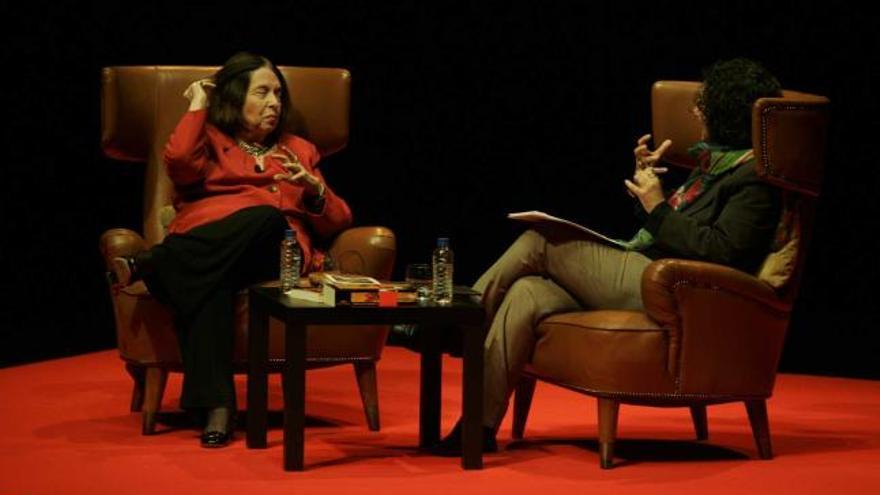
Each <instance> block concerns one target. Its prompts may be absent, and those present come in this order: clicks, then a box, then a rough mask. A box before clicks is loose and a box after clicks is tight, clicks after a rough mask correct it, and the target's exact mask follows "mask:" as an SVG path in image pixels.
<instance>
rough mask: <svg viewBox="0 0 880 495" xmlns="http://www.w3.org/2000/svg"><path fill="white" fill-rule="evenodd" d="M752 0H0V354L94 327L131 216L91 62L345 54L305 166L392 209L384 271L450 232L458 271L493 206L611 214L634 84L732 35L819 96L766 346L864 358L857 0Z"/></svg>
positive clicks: (868, 225) (866, 45)
mask: <svg viewBox="0 0 880 495" xmlns="http://www.w3.org/2000/svg"><path fill="white" fill-rule="evenodd" d="M767 3H770V4H773V5H771V6H767V5H761V4H759V3H754V4H747V3H735V2H724V4H723V5H714V4H712V3H711V2H706V3H704V4H702V5H701V4H689V5H676V6H665V7H651V8H648V7H644V6H640V5H637V4H636V3H635V2H595V3H593V2H585V1H549V0H545V1H522V2H502V1H496V2H456V1H435V2H409V1H378V0H377V1H374V2H354V1H352V2H329V1H325V2H315V3H302V2H278V3H260V2H251V3H248V4H247V5H245V4H239V5H237V6H236V7H235V8H234V9H233V8H220V7H217V6H215V5H213V4H212V3H211V2H194V3H189V4H186V3H185V2H173V3H168V4H163V3H162V2H158V3H153V2H132V3H128V2H116V3H113V4H108V5H103V4H99V3H92V4H77V5H75V6H66V7H65V6H60V5H49V4H46V5H41V2H28V3H24V4H23V3H16V6H15V7H14V8H13V7H10V6H3V7H0V11H2V12H0V13H2V14H3V15H2V17H3V19H4V20H6V24H7V28H6V29H5V30H4V31H5V34H4V36H5V37H6V43H4V50H3V55H2V57H3V60H4V63H3V67H4V70H3V73H4V76H3V80H4V87H5V89H4V90H3V99H4V103H3V109H4V114H5V118H4V119H3V120H4V121H5V123H6V126H5V127H6V133H5V136H6V146H5V153H4V155H5V157H4V160H3V165H4V166H3V179H4V181H3V185H4V187H3V190H4V194H3V195H2V205H3V209H2V219H3V232H4V234H5V235H4V236H3V241H2V244H0V246H2V248H0V249H2V251H0V260H2V261H0V268H2V272H0V280H2V283H3V297H2V301H3V306H4V309H3V313H2V320H0V324H2V328H0V366H2V365H10V364H15V363H22V362H28V361H35V360H40V359H46V358H50V357H56V356H62V355H70V354H76V353H81V352H86V351H90V350H96V349H105V348H110V347H112V346H113V345H114V334H113V327H112V314H111V309H110V305H109V299H108V296H107V288H106V285H105V282H104V280H103V278H102V263H101V260H100V258H99V255H98V251H97V242H98V237H99V236H100V234H101V232H103V231H104V230H106V229H108V228H111V227H117V226H123V227H129V228H133V229H136V230H139V228H140V203H141V196H140V194H141V193H140V191H141V188H142V184H143V182H142V170H143V169H142V166H140V165H138V164H130V163H120V162H115V161H112V160H109V159H107V158H104V157H103V156H102V155H101V152H100V149H99V113H98V110H99V91H98V90H99V83H100V70H101V67H103V66H108V65H140V64H163V65H172V64H192V65H219V64H221V63H222V62H223V61H224V60H225V59H226V58H227V57H228V56H229V55H231V54H232V53H233V52H235V51H238V50H251V51H254V52H257V53H261V54H265V55H267V56H268V57H270V58H271V59H273V60H274V61H275V62H276V63H278V64H281V65H304V66H339V67H346V68H348V69H349V70H351V72H352V75H353V106H352V119H353V120H352V129H351V141H350V144H349V146H348V148H347V149H346V150H344V151H343V152H341V153H339V154H337V155H335V156H332V157H329V158H327V159H326V161H325V162H324V164H323V171H324V173H325V175H326V176H327V177H328V180H329V181H330V182H331V183H332V184H333V186H334V188H335V189H336V190H337V191H338V192H339V193H340V194H341V195H342V196H343V197H345V198H347V199H348V201H349V203H350V204H351V206H352V208H353V210H354V212H355V217H356V222H357V223H358V224H360V225H368V224H382V225H387V226H389V227H391V228H393V229H394V230H395V231H396V232H397V234H398V236H399V258H398V260H399V262H398V265H399V267H398V269H397V272H398V273H397V274H398V275H400V270H401V268H400V266H403V265H404V264H405V263H406V262H412V261H427V260H428V257H429V254H430V251H431V249H432V247H433V243H434V240H435V238H436V237H437V236H440V235H448V236H450V237H451V238H452V245H453V248H454V249H455V252H456V281H457V282H459V283H470V282H472V281H473V280H475V278H476V277H477V276H478V275H479V273H480V272H481V270H482V269H484V268H485V267H486V266H488V264H489V263H490V262H491V261H492V260H493V259H494V258H495V257H496V256H497V255H498V254H500V252H501V251H502V250H503V249H504V248H505V247H506V245H507V244H508V243H509V242H510V241H511V240H512V239H513V238H514V237H515V236H516V235H517V234H518V232H519V231H520V230H521V228H522V227H521V226H518V225H515V224H513V223H511V222H509V221H507V220H506V219H505V214H506V213H507V212H510V211H517V210H522V209H542V210H545V211H548V212H551V213H555V214H558V215H561V216H565V217H568V218H572V219H575V220H577V221H580V222H582V223H585V224H588V225H591V226H594V227H596V228H598V229H600V230H603V231H606V232H607V233H609V234H612V235H615V236H621V237H623V236H627V235H629V234H630V233H631V232H632V231H633V229H634V228H636V224H635V223H634V220H633V219H632V218H631V208H630V202H629V201H630V200H629V199H628V198H627V197H626V195H625V194H624V189H623V185H622V180H623V178H624V177H625V176H627V175H628V174H629V173H630V170H631V160H630V156H631V155H630V153H631V151H630V150H631V148H632V143H633V141H634V139H635V138H637V137H638V136H639V135H641V134H642V133H643V132H645V131H646V129H648V118H649V106H648V97H649V89H650V85H651V83H652V82H653V81H655V80H658V79H698V78H699V77H700V70H701V68H702V67H704V66H706V65H707V64H709V63H710V62H712V61H713V60H715V59H719V58H730V57H734V56H748V57H752V58H755V59H757V60H760V61H762V62H763V63H764V64H765V65H766V66H768V68H770V70H771V71H773V72H774V73H775V74H777V76H778V77H779V79H780V80H781V81H782V82H783V85H784V86H786V87H789V88H792V89H799V90H803V91H810V92H816V93H820V94H824V95H827V96H829V97H830V98H831V100H832V102H833V126H832V129H831V150H830V151H831V155H830V159H829V163H828V169H827V174H826V180H825V189H824V192H823V196H822V198H821V202H820V215H819V219H818V222H819V225H818V235H817V237H816V239H815V242H814V244H813V246H812V248H811V254H810V261H809V264H808V273H807V278H806V280H805V284H804V287H803V290H802V295H801V298H800V300H799V302H798V305H797V308H796V311H795V315H794V318H793V323H792V327H791V330H790V333H789V339H788V343H787V347H786V352H785V356H784V358H783V363H782V368H783V369H784V370H786V371H791V372H806V373H821V374H836V375H849V376H863V377H871V378H878V377H880V369H878V366H877V365H876V364H875V363H876V362H877V359H876V357H875V355H876V354H877V352H878V351H880V344H878V343H880V338H878V336H877V333H878V332H877V327H878V325H877V323H878V321H877V320H878V318H877V312H876V305H875V302H874V301H875V297H876V296H875V294H874V292H873V290H872V289H871V287H872V285H873V278H874V276H875V274H876V273H877V272H878V270H877V268H876V262H875V261H873V260H874V258H875V257H876V253H877V247H878V244H877V241H876V240H875V239H874V237H875V236H874V235H873V234H874V232H875V230H876V225H877V222H876V220H875V218H876V217H875V215H874V212H875V210H876V206H875V203H876V196H877V187H876V183H877V181H878V174H877V172H876V166H875V165H874V162H875V161H876V150H875V145H874V142H875V141H876V136H875V134H874V132H875V130H876V127H877V126H876V123H877V114H878V110H880V104H878V103H877V101H876V100H875V99H874V97H873V96H874V93H875V91H873V89H874V86H875V85H876V84H877V83H878V82H880V77H878V74H877V62H878V57H877V55H876V54H875V52H876V47H877V45H878V43H877V41H878V40H877V36H876V35H875V34H874V30H875V26H876V25H877V21H878V19H877V18H876V17H872V16H869V15H867V14H865V13H864V12H859V11H858V10H855V9H853V8H850V7H847V6H845V5H842V4H841V3H840V2H824V3H825V4H826V5H824V6H822V7H811V6H809V4H804V3H801V2H767ZM831 3H834V5H828V4H831ZM768 9H769V10H768ZM11 33H17V34H11Z"/></svg>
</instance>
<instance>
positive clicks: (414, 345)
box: [386, 324, 422, 352]
mask: <svg viewBox="0 0 880 495" xmlns="http://www.w3.org/2000/svg"><path fill="white" fill-rule="evenodd" d="M420 337H421V334H420V333H419V327H418V325H410V324H407V325H393V326H392V327H391V331H390V332H388V340H387V342H386V343H387V344H388V345H390V346H394V347H404V348H406V349H409V350H411V351H413V352H421V350H422V340H421V338H420Z"/></svg>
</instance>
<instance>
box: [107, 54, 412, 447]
mask: <svg viewBox="0 0 880 495" xmlns="http://www.w3.org/2000/svg"><path fill="white" fill-rule="evenodd" d="M280 69H281V71H282V72H283V73H284V76H285V78H286V79H287V82H288V84H289V89H290V94H291V100H292V101H293V107H294V109H293V112H292V117H293V118H292V119H291V120H292V124H291V130H292V131H293V132H295V133H296V134H298V135H301V136H303V137H305V138H307V139H309V140H310V141H311V142H312V143H314V144H315V145H316V146H317V147H318V150H319V151H320V152H321V155H322V156H325V157H326V156H327V155H330V154H332V153H335V152H336V151H339V150H340V149H342V148H343V147H344V146H345V145H346V143H347V142H348V129H349V125H348V123H349V120H348V119H349V101H350V100H349V98H350V96H349V95H350V79H351V78H350V75H349V73H348V71H346V70H344V69H331V68H303V67H281V68H280ZM216 70H217V68H216V67H162V66H141V67H109V68H105V69H104V71H103V79H102V88H101V91H102V93H101V103H102V109H101V110H102V113H101V130H102V137H101V145H102V149H103V150H104V153H105V154H106V155H107V156H109V157H112V158H115V159H118V160H125V161H135V162H146V170H145V181H144V213H143V217H144V228H143V235H141V234H138V233H136V232H133V231H131V230H127V229H112V230H108V231H107V232H105V233H104V234H103V235H102V236H101V240H100V249H101V253H102V254H103V256H104V260H105V262H106V263H107V266H108V269H109V266H110V265H109V263H110V260H112V259H113V257H115V256H122V255H128V254H131V253H134V252H137V251H139V250H141V249H144V248H146V247H149V246H152V245H153V244H156V243H158V242H160V241H161V240H162V239H163V237H164V236H165V228H166V227H167V225H168V223H169V222H170V221H171V219H172V218H173V215H174V209H173V207H171V206H170V205H171V202H172V192H173V186H172V184H171V182H170V180H169V179H168V177H167V175H166V174H165V168H164V166H163V165H162V150H163V147H164V145H165V142H166V141H167V139H168V136H169V134H170V133H171V131H172V130H173V129H174V126H175V125H176V124H177V121H178V120H179V119H180V117H181V115H183V113H184V112H185V111H186V108H187V101H186V99H185V98H183V96H182V94H183V91H184V90H185V89H186V87H187V86H188V85H189V84H190V83H191V82H192V81H194V80H197V79H200V78H204V77H209V76H210V75H212V74H213V73H214V72H215V71H216ZM329 252H330V254H331V256H332V257H333V259H334V260H335V261H336V263H337V268H338V269H340V270H342V271H346V272H352V273H361V274H367V275H370V276H373V277H376V278H381V279H388V278H389V277H390V275H391V270H392V268H393V264H394V257H395V253H396V240H395V237H394V234H393V232H391V231H390V230H389V229H387V228H384V227H359V228H351V229H348V230H346V231H344V232H342V233H341V234H340V235H339V236H337V238H336V239H335V240H334V241H333V243H332V245H331V246H330V247H329ZM110 295H111V298H112V300H113V310H114V314H115V320H116V335H117V343H118V347H119V354H120V357H121V358H122V359H123V360H124V361H125V363H126V369H127V370H128V372H129V374H130V375H131V377H132V379H133V380H134V390H133V393H132V400H131V410H132V411H143V425H142V431H143V434H145V435H148V434H152V433H153V432H154V429H155V423H156V414H157V412H158V410H159V406H160V405H161V403H162V395H163V392H164V389H165V383H166V379H167V376H168V372H170V371H182V366H181V361H180V353H179V348H178V343H177V334H176V332H175V330H174V325H173V318H172V315H171V313H170V312H169V311H168V310H167V309H166V308H165V307H164V306H162V305H161V304H160V303H159V302H158V301H156V300H155V299H153V298H152V297H151V296H150V294H149V291H148V290H147V289H146V287H145V286H144V284H143V283H142V282H139V283H136V284H134V285H132V286H130V287H128V288H126V289H124V290H122V291H120V292H118V293H114V292H113V291H112V290H111V292H110ZM247 321H248V318H247V298H246V297H245V295H244V292H243V293H242V294H240V296H239V298H238V300H237V302H236V335H235V338H236V343H235V349H234V362H235V368H236V372H238V373H241V372H246V371H247V362H246V359H247V349H246V343H247ZM309 332H310V333H309V337H308V342H309V348H308V357H307V362H308V366H309V367H310V368H317V367H324V366H334V365H339V364H352V365H353V367H354V370H355V374H356V377H357V382H358V387H359V389H360V394H361V399H362V402H363V406H364V412H365V414H366V417H367V423H368V425H369V428H370V429H371V430H378V429H379V404H378V396H377V385H376V362H377V361H378V360H379V358H380V357H381V355H382V349H383V347H384V345H385V339H386V337H387V335H388V327H387V326H347V327H346V326H340V327H337V328H333V329H328V328H326V327H324V328H322V331H320V332H313V331H311V330H309ZM283 338H284V336H283V326H282V325H281V324H280V323H279V322H276V321H273V322H272V324H271V328H270V351H269V358H270V362H271V363H272V369H274V370H275V371H280V369H281V366H282V365H283V361H282V360H283V357H282V356H283V349H284V343H283Z"/></svg>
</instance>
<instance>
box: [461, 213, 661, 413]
mask: <svg viewBox="0 0 880 495" xmlns="http://www.w3.org/2000/svg"><path fill="white" fill-rule="evenodd" d="M649 263H651V259H650V258H648V257H646V256H644V255H642V254H641V253H637V252H633V251H624V250H622V249H616V248H614V247H610V246H606V245H604V244H599V243H597V242H593V241H590V240H583V239H572V238H571V237H568V238H565V237H563V236H557V235H545V234H543V233H539V232H537V231H534V230H529V231H527V232H525V233H524V234H523V235H521V236H520V237H519V239H517V240H516V241H515V242H514V243H513V244H512V245H511V246H510V248H508V249H507V251H506V252H505V253H504V254H503V255H502V256H501V257H500V258H499V259H498V261H496V262H495V264H493V265H492V267H490V268H489V269H488V270H487V271H486V273H484V274H483V275H482V276H481V277H480V279H479V280H478V281H477V283H476V284H475V285H474V289H476V290H478V291H480V292H482V293H483V304H484V305H485V307H486V312H487V315H488V317H489V318H490V319H491V321H492V324H491V326H490V328H489V333H488V335H487V337H486V344H485V375H484V382H483V384H484V398H483V424H484V425H485V426H487V427H491V428H494V429H497V428H498V425H500V424H501V420H502V419H503V418H504V414H505V413H506V412H507V403H508V399H509V398H510V395H511V393H513V390H514V388H515V387H516V382H517V380H518V379H519V376H520V373H521V372H522V370H523V368H524V367H525V365H526V364H527V363H528V362H529V361H530V360H531V357H532V352H533V350H534V348H535V342H536V335H535V327H536V326H537V324H538V322H540V321H541V320H542V319H543V318H545V317H547V316H549V315H551V314H554V313H560V312H565V311H572V310H578V309H582V308H593V309H641V308H642V294H641V279H642V272H643V271H644V270H645V267H647V266H648V264H649Z"/></svg>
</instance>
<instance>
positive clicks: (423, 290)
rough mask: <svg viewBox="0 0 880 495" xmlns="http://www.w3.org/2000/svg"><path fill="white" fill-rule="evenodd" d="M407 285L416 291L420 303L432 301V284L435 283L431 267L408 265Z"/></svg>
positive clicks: (427, 265) (416, 264)
mask: <svg viewBox="0 0 880 495" xmlns="http://www.w3.org/2000/svg"><path fill="white" fill-rule="evenodd" d="M405 277H406V283H408V284H410V285H412V286H413V288H415V290H416V297H417V298H418V300H419V302H427V301H429V300H431V284H432V282H433V278H432V272H431V265H429V264H427V263H410V264H408V265H406V275H405Z"/></svg>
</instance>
